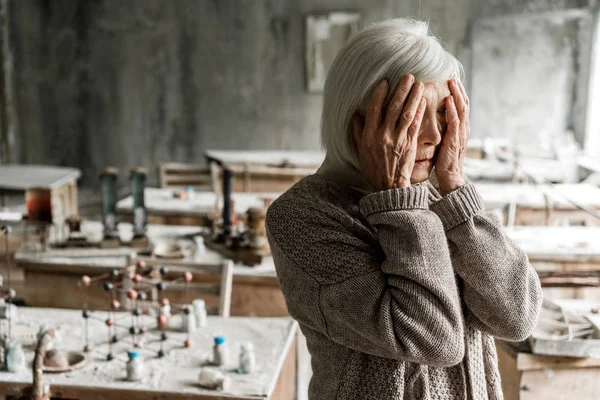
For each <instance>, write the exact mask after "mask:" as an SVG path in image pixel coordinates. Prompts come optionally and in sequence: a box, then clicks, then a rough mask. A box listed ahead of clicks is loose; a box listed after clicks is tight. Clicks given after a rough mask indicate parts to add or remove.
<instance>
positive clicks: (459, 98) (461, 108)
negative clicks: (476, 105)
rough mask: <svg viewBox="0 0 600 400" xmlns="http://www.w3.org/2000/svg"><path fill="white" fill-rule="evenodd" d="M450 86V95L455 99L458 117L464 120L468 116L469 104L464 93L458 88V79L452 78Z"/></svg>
mask: <svg viewBox="0 0 600 400" xmlns="http://www.w3.org/2000/svg"><path fill="white" fill-rule="evenodd" d="M448 86H449V88H450V93H451V94H452V97H453V98H454V105H455V107H456V110H457V112H458V117H459V118H461V119H463V118H465V117H466V114H467V104H466V103H465V101H464V99H463V95H462V92H461V91H460V88H459V86H458V79H457V78H456V77H454V78H452V79H451V80H450V84H449V85H448Z"/></svg>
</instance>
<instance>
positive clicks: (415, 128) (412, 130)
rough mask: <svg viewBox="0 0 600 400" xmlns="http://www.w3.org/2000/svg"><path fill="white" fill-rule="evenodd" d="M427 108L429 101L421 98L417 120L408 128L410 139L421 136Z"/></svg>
mask: <svg viewBox="0 0 600 400" xmlns="http://www.w3.org/2000/svg"><path fill="white" fill-rule="evenodd" d="M426 108H427V101H425V99H424V98H422V97H421V101H420V102H419V108H417V113H416V114H415V118H414V119H413V122H412V124H411V125H410V127H409V128H408V137H409V138H411V140H412V138H413V137H416V136H418V135H419V131H420V130H421V122H423V116H424V115H425V109H426Z"/></svg>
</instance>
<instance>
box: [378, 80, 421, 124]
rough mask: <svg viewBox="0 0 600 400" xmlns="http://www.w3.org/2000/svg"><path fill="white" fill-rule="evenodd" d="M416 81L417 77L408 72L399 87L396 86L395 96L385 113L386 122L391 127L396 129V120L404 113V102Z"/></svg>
mask: <svg viewBox="0 0 600 400" xmlns="http://www.w3.org/2000/svg"><path fill="white" fill-rule="evenodd" d="M414 82H415V77H414V76H412V75H410V74H408V75H404V77H402V79H401V80H400V83H398V87H397V88H396V93H394V98H392V101H391V102H390V104H389V105H388V107H387V111H386V113H385V124H386V125H387V126H388V127H389V128H390V129H391V130H395V128H396V122H397V121H398V118H399V117H400V114H401V113H402V109H403V108H404V102H405V101H406V98H407V97H408V94H409V93H410V91H411V88H412V87H413V83H414Z"/></svg>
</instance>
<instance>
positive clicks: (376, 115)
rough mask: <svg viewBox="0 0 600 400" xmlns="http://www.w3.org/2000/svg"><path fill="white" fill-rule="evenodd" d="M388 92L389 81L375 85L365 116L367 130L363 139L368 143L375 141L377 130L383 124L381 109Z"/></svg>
mask: <svg viewBox="0 0 600 400" xmlns="http://www.w3.org/2000/svg"><path fill="white" fill-rule="evenodd" d="M387 92H388V83H387V81H385V80H384V81H381V82H379V83H378V84H377V86H375V90H373V94H371V101H370V102H369V108H368V109H367V113H366V116H365V130H364V132H363V136H364V137H363V139H362V140H364V141H365V142H366V143H368V144H372V143H374V141H375V132H377V129H379V125H381V110H382V108H383V102H384V101H385V97H386V96H387Z"/></svg>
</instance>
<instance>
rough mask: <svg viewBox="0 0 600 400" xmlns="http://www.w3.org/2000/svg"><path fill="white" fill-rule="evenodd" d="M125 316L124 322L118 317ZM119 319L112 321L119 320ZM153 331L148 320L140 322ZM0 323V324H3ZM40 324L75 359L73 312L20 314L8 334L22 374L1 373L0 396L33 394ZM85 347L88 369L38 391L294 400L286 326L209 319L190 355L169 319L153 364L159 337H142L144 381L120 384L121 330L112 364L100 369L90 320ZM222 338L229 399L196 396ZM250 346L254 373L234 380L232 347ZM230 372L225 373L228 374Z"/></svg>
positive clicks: (50, 378)
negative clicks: (16, 341) (15, 342)
mask: <svg viewBox="0 0 600 400" xmlns="http://www.w3.org/2000/svg"><path fill="white" fill-rule="evenodd" d="M124 315H125V314H124ZM118 317H119V315H117V316H116V319H117V320H118V319H119V318H118ZM144 318H147V319H148V321H149V325H150V326H154V325H155V324H152V321H154V318H152V317H147V316H146V317H144ZM3 323H4V321H3ZM42 324H47V325H48V326H49V327H51V328H54V329H56V330H57V331H58V332H60V333H61V336H62V337H63V340H62V341H61V343H59V344H58V346H57V347H58V348H59V349H61V350H70V351H81V350H82V349H83V346H84V343H85V342H84V336H83V335H84V334H83V332H84V320H83V318H82V317H81V311H79V310H55V309H38V308H20V309H19V312H18V318H17V322H16V324H15V325H14V326H13V332H15V334H17V333H18V332H21V333H23V336H22V337H23V339H21V341H22V342H23V343H24V345H27V346H24V347H25V355H26V358H27V360H28V369H27V370H26V371H23V372H18V373H10V372H4V371H3V372H0V395H8V396H23V395H24V393H26V392H27V391H28V390H30V389H31V387H32V379H33V378H32V374H31V361H32V359H33V349H32V348H31V346H30V345H31V344H32V340H31V336H35V333H37V330H38V329H39V326H41V325H42ZM89 324H90V325H89V332H90V342H91V343H92V344H93V345H94V349H93V350H92V352H91V353H89V354H90V362H89V363H88V364H87V365H86V366H84V367H83V368H81V369H78V370H74V371H71V372H69V373H62V374H44V377H43V383H45V384H49V385H50V392H51V394H52V396H55V397H60V398H69V399H81V400H84V399H92V398H93V399H98V400H104V399H106V400H114V399H127V400H138V399H139V400H142V399H143V400H147V399H165V400H166V399H169V400H177V399H190V398H194V399H203V400H204V399H206V400H209V399H211V400H212V399H214V400H217V399H225V398H227V399H240V400H241V399H244V400H250V399H274V400H275V399H278V400H279V399H280V400H288V399H291V398H293V393H294V387H295V382H294V379H295V368H296V367H295V346H294V340H295V335H296V331H297V324H296V323H295V322H294V321H292V320H291V319H289V318H266V319H263V318H261V319H254V318H229V319H224V318H220V317H209V319H208V324H207V326H206V327H205V328H201V329H199V330H197V331H196V332H193V333H192V334H191V337H190V339H191V341H192V343H193V345H192V347H191V348H189V349H186V348H184V347H183V346H182V343H183V341H184V340H185V338H186V334H185V333H181V332H179V331H178V329H177V328H178V327H179V326H180V321H179V316H174V317H172V321H171V326H172V327H173V328H172V329H171V330H170V332H169V333H168V334H169V340H168V341H167V342H166V343H165V350H166V353H167V354H166V356H165V357H164V358H156V356H155V354H156V349H154V347H156V346H155V345H156V343H151V341H153V340H156V338H157V337H158V336H159V334H158V332H153V331H149V332H148V333H146V334H144V336H142V340H144V343H146V345H145V346H143V347H142V349H141V357H142V359H143V361H144V364H145V366H146V372H147V375H146V377H145V378H143V380H142V381H141V382H128V381H125V379H124V378H125V375H126V372H125V361H126V360H127V355H126V352H127V351H128V350H129V349H130V347H131V342H130V341H129V340H127V339H129V338H128V337H127V336H128V335H127V333H126V329H125V328H119V329H120V331H122V332H119V333H118V334H119V335H120V334H122V335H123V336H124V337H123V339H122V340H121V341H119V342H118V343H116V344H114V345H113V349H112V352H113V354H114V356H115V359H114V360H112V361H106V354H107V353H108V346H107V344H106V343H105V342H106V338H107V328H106V326H105V325H104V322H103V321H102V320H95V319H89ZM217 335H224V336H225V337H226V339H227V343H228V344H229V349H230V362H229V363H228V364H227V365H226V366H225V368H224V370H225V371H227V373H226V374H227V376H228V377H230V379H231V381H232V385H231V389H230V390H229V391H228V392H218V391H213V390H207V389H203V388H201V387H200V386H199V385H198V384H197V382H198V375H199V372H200V369H201V367H202V364H203V363H204V362H205V361H206V360H207V359H209V358H210V356H211V354H212V345H213V338H214V336H217ZM247 341H251V342H253V343H254V348H255V352H256V372H254V373H252V374H248V375H239V374H237V373H236V372H233V371H234V370H235V369H236V368H237V366H238V351H239V346H240V344H241V343H243V342H247ZM152 346H154V347H152ZM230 371H231V372H230Z"/></svg>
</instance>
